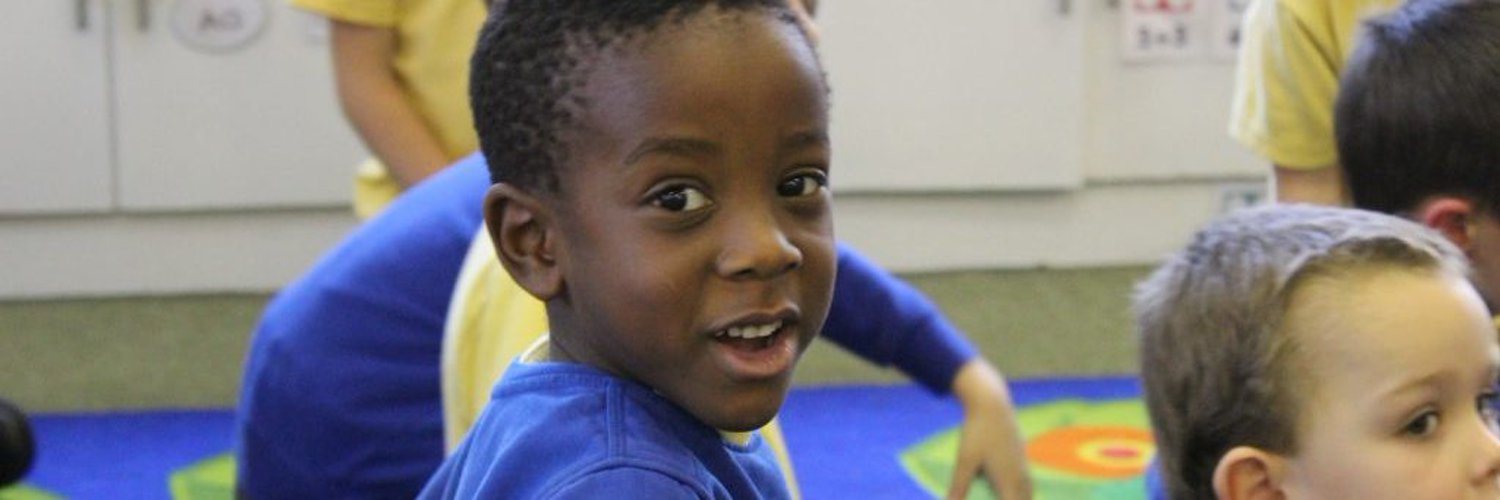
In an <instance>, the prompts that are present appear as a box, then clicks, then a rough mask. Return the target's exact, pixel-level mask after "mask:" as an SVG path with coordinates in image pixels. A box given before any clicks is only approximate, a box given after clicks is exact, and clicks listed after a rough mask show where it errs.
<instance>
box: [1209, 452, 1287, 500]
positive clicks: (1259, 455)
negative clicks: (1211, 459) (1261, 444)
mask: <svg viewBox="0 0 1500 500" xmlns="http://www.w3.org/2000/svg"><path fill="white" fill-rule="evenodd" d="M1283 465H1284V464H1283V462H1282V459H1281V457H1279V456H1277V455H1274V454H1271V453H1267V452H1266V451H1263V450H1261V449H1259V448H1252V447H1249V446H1236V447H1234V448H1233V449H1230V450H1229V452H1228V453H1225V454H1224V456H1223V457H1222V458H1220V459H1219V465H1218V466H1217V467H1214V495H1215V496H1218V497H1219V500H1280V499H1284V498H1286V492H1285V491H1284V489H1283V481H1284V480H1285V467H1283Z"/></svg>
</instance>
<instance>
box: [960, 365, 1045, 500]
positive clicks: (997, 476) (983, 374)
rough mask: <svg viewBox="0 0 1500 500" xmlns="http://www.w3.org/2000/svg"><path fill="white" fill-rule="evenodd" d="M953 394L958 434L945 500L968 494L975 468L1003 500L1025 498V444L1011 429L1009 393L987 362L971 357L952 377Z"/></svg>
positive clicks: (1028, 480) (1027, 481) (1013, 418)
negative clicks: (959, 406)
mask: <svg viewBox="0 0 1500 500" xmlns="http://www.w3.org/2000/svg"><path fill="white" fill-rule="evenodd" d="M953 394H954V395H955V396H957V397H958V399H959V401H960V402H961V403H963V406H964V424H963V428H962V430H960V431H959V438H958V460H957V463H956V465H955V467H954V469H953V481H952V482H951V483H949V487H948V499H949V500H955V499H962V498H965V497H966V496H968V494H969V484H970V483H972V482H974V477H975V475H976V474H978V473H979V472H980V471H981V470H982V471H984V476H985V479H986V480H988V481H989V482H990V486H991V487H992V488H993V489H994V490H995V491H996V492H998V493H999V494H1000V498H1002V499H1004V500H1029V499H1030V498H1031V478H1030V477H1029V476H1027V475H1026V453H1025V443H1023V442H1022V441H1021V431H1020V429H1019V428H1017V427H1016V414H1015V408H1014V407H1013V406H1012V405H1011V402H1010V391H1008V390H1007V389H1006V387H1005V381H1004V380H1003V379H1001V378H1000V373H999V372H997V371H995V368H994V367H993V366H990V364H989V362H987V361H985V360H984V359H982V358H978V357H976V358H974V359H973V360H970V361H969V362H968V363H965V364H964V366H963V367H962V368H959V370H958V375H957V376H955V377H954V378H953Z"/></svg>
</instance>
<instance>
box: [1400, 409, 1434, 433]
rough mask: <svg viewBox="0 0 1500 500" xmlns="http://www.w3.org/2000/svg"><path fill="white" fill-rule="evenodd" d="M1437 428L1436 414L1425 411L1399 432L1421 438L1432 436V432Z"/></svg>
mask: <svg viewBox="0 0 1500 500" xmlns="http://www.w3.org/2000/svg"><path fill="white" fill-rule="evenodd" d="M1437 426H1438V414H1437V412H1433V411H1427V412H1424V413H1422V414H1421V415H1418V416H1417V418H1415V419H1412V421H1410V422H1407V423H1406V426H1405V427H1402V428H1401V432H1402V433H1403V434H1406V435H1408V436H1417V437H1422V436H1427V435H1430V434H1432V433H1433V431H1436V430H1437Z"/></svg>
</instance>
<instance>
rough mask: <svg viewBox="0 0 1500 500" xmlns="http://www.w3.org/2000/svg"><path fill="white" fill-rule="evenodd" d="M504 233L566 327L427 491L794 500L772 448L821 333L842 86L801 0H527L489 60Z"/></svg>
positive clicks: (496, 18)
mask: <svg viewBox="0 0 1500 500" xmlns="http://www.w3.org/2000/svg"><path fill="white" fill-rule="evenodd" d="M471 74H472V81H471V86H470V88H471V90H470V92H471V96H472V99H473V107H474V110H475V117H476V119H475V121H476V125H477V128H478V129H479V133H480V140H481V144H482V148H483V150H484V153H485V156H486V158H488V160H489V162H490V165H491V173H492V178H493V180H494V181H495V182H496V184H495V186H494V187H493V188H491V190H490V193H489V194H488V195H487V197H486V201H485V207H486V222H487V224H488V225H489V227H490V232H491V236H492V238H493V240H494V242H495V246H496V250H497V254H498V255H499V257H500V259H501V261H502V263H503V264H504V265H505V268H506V269H507V271H509V272H510V273H511V274H512V275H513V276H514V277H515V278H516V281H517V282H518V283H519V284H520V285H521V286H522V287H523V288H525V289H526V290H527V292H528V293H530V294H532V295H534V296H536V297H538V298H539V299H541V300H542V301H543V302H545V303H546V306H547V316H548V322H549V324H550V327H551V332H550V335H549V336H548V337H546V338H544V339H543V340H542V341H541V342H539V343H538V344H537V345H536V346H534V347H533V348H532V349H530V350H528V352H527V353H526V354H524V355H523V356H522V358H521V360H520V361H519V362H518V363H517V364H516V365H515V366H513V367H512V368H511V369H510V370H509V371H508V372H507V373H506V375H505V378H504V379H502V381H501V382H500V384H498V385H497V386H496V388H495V396H494V399H493V400H492V401H491V403H490V405H489V407H488V408H487V409H486V410H485V412H484V414H483V415H482V416H481V417H480V420H479V421H478V422H477V423H476V425H475V427H474V429H473V431H472V432H471V433H470V434H469V436H468V437H467V438H466V439H465V440H464V442H463V444H461V445H460V447H459V448H458V450H457V451H456V452H455V453H454V455H453V456H452V457H450V458H449V459H448V460H447V461H446V462H445V463H444V464H443V466H442V467H441V468H440V469H439V470H438V472H437V473H436V475H435V476H434V477H433V478H432V481H431V482H429V483H428V486H427V488H426V489H425V490H424V491H423V493H422V495H421V496H422V497H463V498H472V497H487V498H558V497H561V498H575V497H577V498H595V497H606V496H607V497H609V498H683V497H691V498H710V497H712V498H784V497H786V496H787V495H788V492H787V490H786V486H785V484H784V482H783V480H782V478H781V475H780V472H779V471H778V469H777V467H776V465H775V459H774V457H773V456H772V455H771V454H770V451H769V450H768V449H767V448H766V447H765V446H764V444H763V443H762V442H761V441H760V440H759V439H758V437H757V436H755V435H754V434H753V433H752V434H744V433H746V432H749V431H752V430H754V429H756V428H758V427H760V426H762V425H764V424H765V423H766V422H768V421H769V420H770V419H771V418H772V417H773V416H774V415H775V414H776V412H777V410H778V409H779V408H780V406H781V403H782V401H783V399H784V398H785V396H786V392H787V390H788V386H789V384H790V380H791V373H792V369H793V367H794V365H795V363H796V361H797V359H798V358H799V357H800V356H801V354H802V352H803V350H804V349H806V347H807V345H808V343H809V342H811V340H812V338H813V337H814V335H815V334H816V332H817V331H818V329H819V328H820V327H821V326H822V323H823V320H824V318H825V317H826V315H827V312H828V306H829V301H830V297H831V295H832V288H833V278H834V267H835V264H836V263H835V250H834V240H833V225H832V219H831V202H832V199H831V196H830V193H829V191H828V187H827V183H828V175H829V161H830V157H829V146H828V135H827V126H828V123H827V121H828V115H827V107H828V103H827V92H828V90H827V88H826V84H825V82H824V79H823V77H822V70H821V68H820V65H819V62H818V60H817V57H816V55H815V54H814V53H813V51H812V49H811V46H810V45H809V44H808V40H807V38H806V35H805V33H804V32H803V31H802V30H801V28H800V27H799V25H798V23H797V22H796V19H795V17H794V16H793V15H792V13H791V12H789V11H788V10H787V9H786V7H785V5H784V4H783V3H781V2H776V1H771V0H762V1H756V0H739V1H736V0H720V1H712V2H677V1H633V2H617V1H608V0H574V1H552V2H543V1H540V0H511V1H508V2H505V3H503V4H502V5H497V6H496V11H495V12H494V13H492V15H491V18H490V20H489V21H488V22H487V23H486V25H485V28H484V29H483V30H482V32H481V34H480V42H479V46H478V48H477V50H476V53H475V55H474V60H473V67H472V72H471Z"/></svg>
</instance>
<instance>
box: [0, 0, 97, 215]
mask: <svg viewBox="0 0 1500 500" xmlns="http://www.w3.org/2000/svg"><path fill="white" fill-rule="evenodd" d="M80 8H84V9H83V10H79V9H80ZM103 23H104V19H102V16H101V15H100V13H99V12H98V9H97V6H90V5H86V4H85V5H75V3H74V2H73V1H72V0H69V1H61V0H9V1H6V2H4V3H3V4H0V75H3V76H0V212H5V213H30V212H62V211H94V210H103V209H108V208H109V207H110V206H111V205H112V201H111V198H110V196H111V191H112V186H113V182H114V178H113V172H112V170H111V168H110V135H109V134H110V126H109V116H108V114H109V112H108V109H109V106H108V103H109V89H108V85H109V84H108V79H107V77H108V74H107V71H106V67H107V59H106V57H105V54H106V50H105V47H106V44H107V43H108V39H107V37H106V36H105V31H104V27H105V26H104V25H103Z"/></svg>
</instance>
